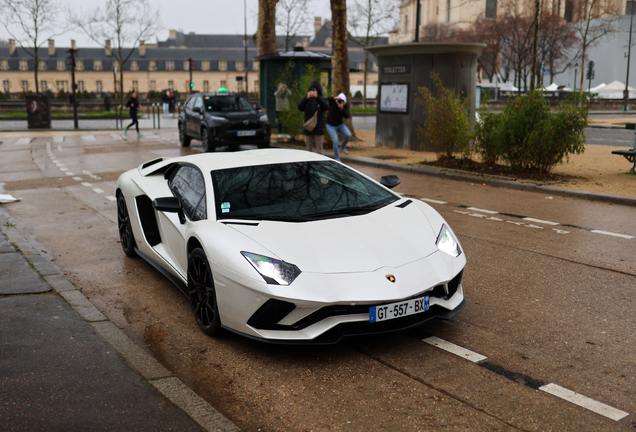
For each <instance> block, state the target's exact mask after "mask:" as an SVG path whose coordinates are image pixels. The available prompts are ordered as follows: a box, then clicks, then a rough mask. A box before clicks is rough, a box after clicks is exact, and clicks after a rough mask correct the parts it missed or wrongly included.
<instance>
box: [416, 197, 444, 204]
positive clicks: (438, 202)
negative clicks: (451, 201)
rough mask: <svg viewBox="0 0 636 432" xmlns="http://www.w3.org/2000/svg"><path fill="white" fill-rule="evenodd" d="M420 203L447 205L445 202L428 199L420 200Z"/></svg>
mask: <svg viewBox="0 0 636 432" xmlns="http://www.w3.org/2000/svg"><path fill="white" fill-rule="evenodd" d="M420 201H426V202H431V203H434V204H448V203H447V202H446V201H438V200H434V199H430V198H420Z"/></svg>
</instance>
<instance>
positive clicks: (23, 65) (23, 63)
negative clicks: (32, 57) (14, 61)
mask: <svg viewBox="0 0 636 432" xmlns="http://www.w3.org/2000/svg"><path fill="white" fill-rule="evenodd" d="M27 69H28V63H27V61H26V60H20V70H21V71H25V70H27Z"/></svg>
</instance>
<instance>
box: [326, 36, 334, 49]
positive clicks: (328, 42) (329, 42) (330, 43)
mask: <svg viewBox="0 0 636 432" xmlns="http://www.w3.org/2000/svg"><path fill="white" fill-rule="evenodd" d="M332 45H333V41H332V40H331V38H330V37H328V38H326V39H325V46H328V47H330V46H332Z"/></svg>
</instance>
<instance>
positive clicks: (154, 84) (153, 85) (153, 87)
mask: <svg viewBox="0 0 636 432" xmlns="http://www.w3.org/2000/svg"><path fill="white" fill-rule="evenodd" d="M150 90H151V91H157V81H155V80H152V81H150Z"/></svg>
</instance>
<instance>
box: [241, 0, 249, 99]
mask: <svg viewBox="0 0 636 432" xmlns="http://www.w3.org/2000/svg"><path fill="white" fill-rule="evenodd" d="M243 18H244V21H245V22H244V30H245V37H244V39H243V45H244V46H245V63H244V66H243V67H244V68H245V97H246V98H249V97H250V92H249V88H248V84H247V71H248V70H249V67H248V65H247V0H243Z"/></svg>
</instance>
